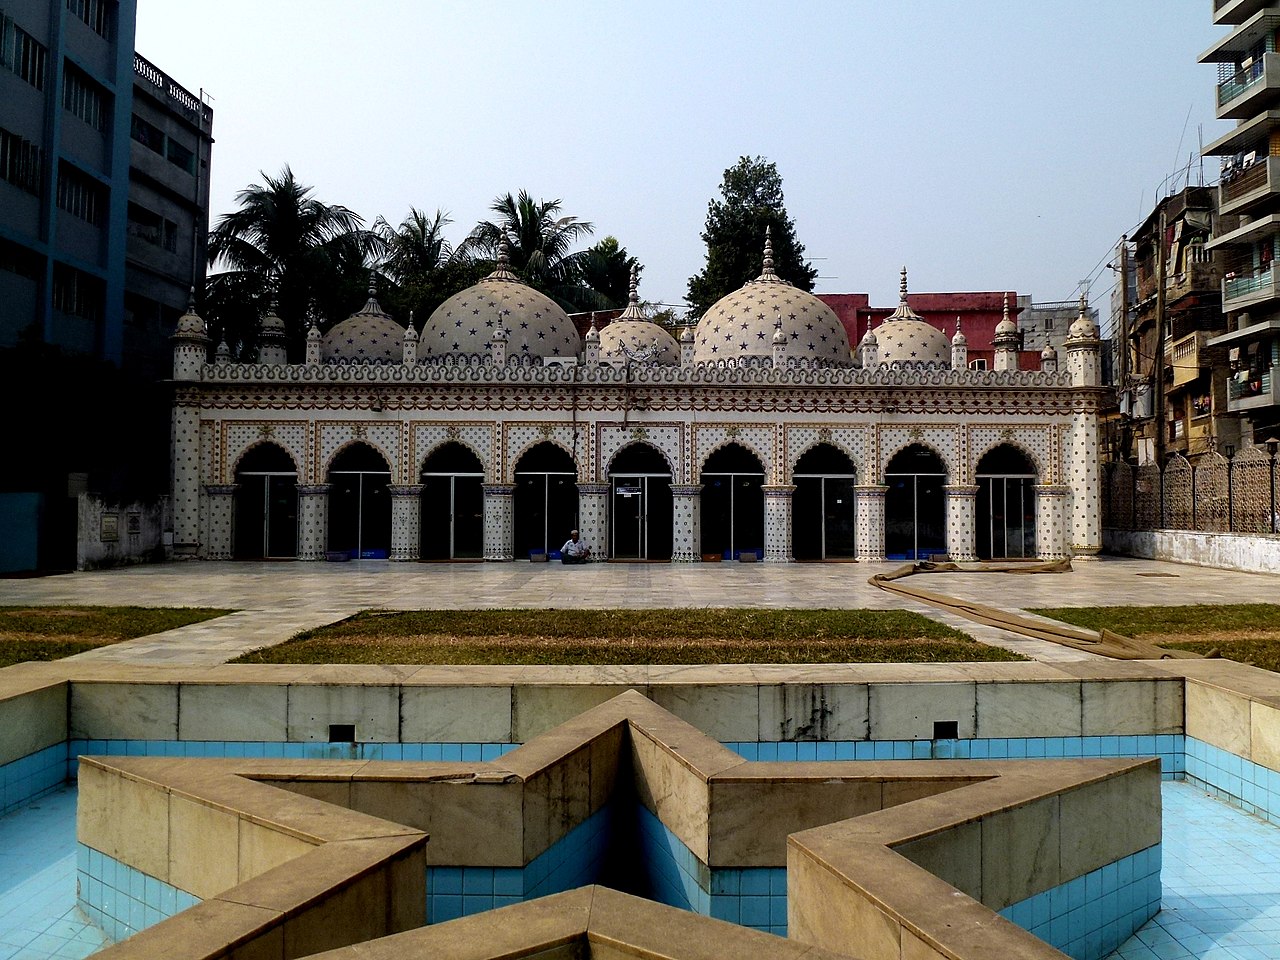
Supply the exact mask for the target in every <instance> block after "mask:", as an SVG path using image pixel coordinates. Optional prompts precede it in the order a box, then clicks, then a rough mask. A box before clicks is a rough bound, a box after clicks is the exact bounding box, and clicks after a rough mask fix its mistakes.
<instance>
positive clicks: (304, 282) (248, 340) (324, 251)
mask: <svg viewBox="0 0 1280 960" xmlns="http://www.w3.org/2000/svg"><path fill="white" fill-rule="evenodd" d="M262 180H263V182H262V183H261V184H258V183H254V184H250V185H249V186H248V187H246V188H245V189H244V190H241V191H240V192H239V193H238V194H236V203H237V204H238V205H239V209H238V210H234V211H232V212H231V213H227V214H224V215H223V216H222V217H221V218H220V219H219V221H218V223H217V225H216V226H215V227H214V229H213V231H212V232H211V233H210V234H209V263H210V264H211V265H212V264H222V265H224V266H225V267H226V268H227V269H226V270H224V271H223V272H221V273H219V274H216V275H214V276H213V277H210V291H209V295H208V297H207V298H206V306H205V310H206V312H209V313H210V314H211V316H210V318H209V319H210V321H211V323H212V325H213V326H214V327H215V328H221V330H222V331H225V335H226V337H227V340H228V343H229V344H232V345H233V349H237V348H236V346H235V345H236V344H238V345H239V348H238V349H237V352H238V353H240V354H241V355H246V354H248V353H249V352H250V351H251V349H252V346H253V343H254V342H255V340H256V326H255V322H256V321H251V320H250V318H256V316H257V315H258V314H259V313H260V312H261V310H262V309H263V307H264V305H265V304H266V303H269V302H270V301H272V300H274V301H275V303H276V304H277V309H278V311H279V314H280V316H281V317H282V318H283V319H284V322H285V328H286V330H287V331H288V335H289V344H290V350H291V352H293V353H296V352H298V351H300V350H301V345H302V341H303V337H304V335H305V332H306V330H305V327H306V322H307V320H308V319H309V318H310V317H311V316H319V317H320V318H322V319H324V320H327V321H329V322H333V321H335V320H338V319H340V318H341V317H343V316H346V314H347V313H349V312H350V311H351V310H352V309H354V308H355V307H357V306H358V305H359V296H358V294H354V293H353V292H354V291H358V290H359V289H361V288H362V287H363V286H364V285H365V284H366V283H367V276H368V264H369V262H370V261H371V260H372V259H373V258H375V257H376V256H377V255H378V253H379V251H380V248H381V240H380V238H379V237H378V235H377V234H376V233H374V232H372V231H369V230H365V229H364V221H363V220H361V218H360V217H359V216H358V215H357V214H355V213H354V212H352V211H351V210H348V209H347V208H346V207H343V206H339V205H336V204H327V203H323V202H321V201H320V200H317V199H316V198H315V197H314V196H312V188H311V187H308V186H305V185H304V184H302V183H300V182H299V181H298V180H297V178H296V177H294V175H293V171H292V170H291V169H290V168H289V167H288V166H285V168H284V169H283V170H282V171H281V172H280V175H279V176H278V177H269V176H267V175H266V174H265V173H263V174H262ZM353 296H355V297H356V300H355V302H354V303H353V302H352V299H353ZM217 311H221V315H214V314H215V313H216V312H217Z"/></svg>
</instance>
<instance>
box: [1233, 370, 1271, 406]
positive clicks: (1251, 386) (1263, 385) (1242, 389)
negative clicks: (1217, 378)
mask: <svg viewBox="0 0 1280 960" xmlns="http://www.w3.org/2000/svg"><path fill="white" fill-rule="evenodd" d="M1271 375H1272V371H1271V370H1268V371H1267V372H1266V373H1262V374H1259V375H1258V376H1257V377H1249V378H1247V379H1244V380H1237V379H1235V378H1234V377H1233V378H1231V379H1230V380H1228V381H1227V399H1229V400H1248V399H1249V398H1251V397H1264V396H1267V395H1269V394H1270V393H1271Z"/></svg>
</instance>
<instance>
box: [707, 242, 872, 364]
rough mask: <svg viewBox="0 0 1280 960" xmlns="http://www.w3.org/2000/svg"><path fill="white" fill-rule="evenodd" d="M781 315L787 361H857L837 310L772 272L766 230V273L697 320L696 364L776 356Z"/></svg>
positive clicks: (830, 362) (769, 245) (842, 362)
mask: <svg viewBox="0 0 1280 960" xmlns="http://www.w3.org/2000/svg"><path fill="white" fill-rule="evenodd" d="M779 317H781V318H782V332H783V335H784V336H785V337H786V339H787V357H788V359H793V358H794V359H800V360H804V361H809V362H814V363H819V364H822V365H823V366H834V367H847V366H850V365H851V364H852V363H853V355H852V354H851V352H850V350H849V335H848V334H847V333H846V332H845V329H844V325H843V324H841V323H840V319H839V318H838V317H837V316H836V315H835V311H833V310H832V309H831V308H830V307H828V306H827V305H826V304H825V303H823V302H822V301H821V300H819V299H818V298H817V297H815V296H814V295H813V294H811V293H806V292H805V291H803V290H800V289H798V288H797V287H793V286H792V285H791V284H789V283H787V281H785V280H783V279H782V278H781V277H779V276H778V275H777V274H776V273H774V272H773V240H772V238H771V237H769V235H768V234H767V233H766V235H765V245H764V271H763V272H762V273H761V274H760V276H758V277H757V278H756V279H754V280H751V281H749V282H748V283H746V284H744V285H743V286H742V287H740V288H739V289H737V290H735V291H734V292H733V293H730V294H728V295H727V296H724V297H721V298H720V299H719V300H717V301H716V302H715V303H714V304H713V305H712V307H711V309H709V310H708V311H707V312H706V313H705V314H703V316H702V319H701V320H699V321H698V331H697V340H696V344H695V346H694V352H693V359H694V362H695V363H715V362H716V361H719V360H728V361H735V360H738V359H739V358H749V359H755V358H765V357H772V356H773V333H774V327H775V324H776V323H777V321H778V318H779Z"/></svg>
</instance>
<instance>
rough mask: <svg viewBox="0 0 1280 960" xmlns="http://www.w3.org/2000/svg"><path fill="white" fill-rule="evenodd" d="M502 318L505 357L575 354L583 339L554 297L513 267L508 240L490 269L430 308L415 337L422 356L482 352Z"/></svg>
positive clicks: (437, 356) (500, 248)
mask: <svg viewBox="0 0 1280 960" xmlns="http://www.w3.org/2000/svg"><path fill="white" fill-rule="evenodd" d="M499 321H501V327H502V328H503V329H505V330H506V332H507V344H508V346H507V351H508V356H511V357H521V356H533V357H576V356H577V355H578V353H579V352H580V351H581V349H582V338H581V337H579V336H578V330H577V328H576V327H575V326H574V325H573V321H572V320H570V319H569V315H568V314H566V313H565V312H564V311H563V310H562V309H561V308H560V306H559V304H557V303H556V302H555V301H554V300H552V299H551V298H550V297H548V296H547V295H546V294H543V293H539V292H538V291H537V290H535V289H533V287H531V286H529V285H528V284H526V283H524V282H522V281H521V280H520V278H519V277H517V276H516V275H515V274H514V273H512V272H511V269H510V265H509V263H508V260H507V243H506V241H505V240H504V241H503V242H502V245H501V246H500V247H499V249H498V264H497V267H496V268H495V269H494V271H493V273H491V274H489V276H487V277H485V278H484V279H483V280H481V281H480V282H479V283H477V284H475V285H474V286H471V287H467V289H465V290H463V291H462V292H461V293H455V294H454V295H453V296H452V297H450V298H449V299H448V300H446V301H445V302H444V303H442V304H440V306H438V307H436V309H435V310H434V311H433V312H432V314H431V316H430V317H429V318H428V319H427V322H426V324H425V325H424V326H423V328H422V333H421V335H420V336H419V338H418V339H419V343H420V344H421V349H420V356H422V357H423V358H424V359H425V358H437V359H439V358H441V357H448V356H450V355H454V354H462V355H468V354H483V353H485V352H486V351H487V350H488V348H489V340H490V339H491V338H492V336H493V332H494V330H495V328H497V327H498V325H499Z"/></svg>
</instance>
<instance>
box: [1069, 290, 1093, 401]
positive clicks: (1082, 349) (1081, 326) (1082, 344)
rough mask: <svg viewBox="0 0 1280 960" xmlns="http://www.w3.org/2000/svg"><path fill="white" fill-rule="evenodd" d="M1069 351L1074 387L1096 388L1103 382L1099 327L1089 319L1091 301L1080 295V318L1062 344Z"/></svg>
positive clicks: (1077, 318) (1072, 325) (1070, 370)
mask: <svg viewBox="0 0 1280 960" xmlns="http://www.w3.org/2000/svg"><path fill="white" fill-rule="evenodd" d="M1062 345H1063V346H1064V347H1065V348H1066V351H1067V372H1068V373H1070V374H1071V385H1072V386H1073V387H1096V386H1099V385H1100V384H1101V382H1102V370H1101V353H1102V343H1101V341H1099V339H1098V325H1097V324H1096V323H1094V322H1093V321H1092V320H1090V319H1089V301H1088V299H1087V298H1086V297H1085V295H1084V294H1081V295H1080V316H1078V317H1076V321H1075V323H1073V324H1071V329H1070V330H1068V331H1067V339H1066V341H1065V342H1064V343H1063V344H1062Z"/></svg>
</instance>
